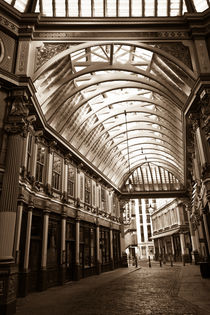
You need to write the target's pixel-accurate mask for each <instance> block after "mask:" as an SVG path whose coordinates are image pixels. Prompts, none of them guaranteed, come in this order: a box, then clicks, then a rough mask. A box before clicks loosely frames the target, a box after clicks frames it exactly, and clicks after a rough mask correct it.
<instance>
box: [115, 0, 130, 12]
mask: <svg viewBox="0 0 210 315" xmlns="http://www.w3.org/2000/svg"><path fill="white" fill-rule="evenodd" d="M118 6H119V8H118V10H119V16H129V0H118Z"/></svg>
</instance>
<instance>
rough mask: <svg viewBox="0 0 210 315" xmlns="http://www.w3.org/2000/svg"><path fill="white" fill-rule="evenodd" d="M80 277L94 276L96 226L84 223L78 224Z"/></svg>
mask: <svg viewBox="0 0 210 315" xmlns="http://www.w3.org/2000/svg"><path fill="white" fill-rule="evenodd" d="M79 239H80V253H79V259H80V276H81V277H82V278H84V277H87V276H90V275H94V274H96V226H95V225H93V224H89V223H86V222H81V224H80V237H79Z"/></svg>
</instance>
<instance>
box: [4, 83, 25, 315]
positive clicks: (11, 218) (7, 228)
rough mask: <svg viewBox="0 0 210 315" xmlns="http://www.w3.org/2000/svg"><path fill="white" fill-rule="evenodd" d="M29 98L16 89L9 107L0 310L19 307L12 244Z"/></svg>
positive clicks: (5, 128)
mask: <svg viewBox="0 0 210 315" xmlns="http://www.w3.org/2000/svg"><path fill="white" fill-rule="evenodd" d="M28 102H29V96H28V94H27V93H26V91H25V90H23V89H17V90H14V91H13V92H12V93H11V95H10V98H9V104H8V109H9V111H8V116H7V121H6V123H5V126H4V130H5V132H6V133H7V135H8V137H7V139H8V142H7V152H6V156H7V158H6V161H5V173H4V177H3V183H2V193H1V198H0V283H1V287H2V292H3V296H2V298H1V299H0V313H1V314H7V312H9V311H10V313H14V312H15V307H16V283H17V282H16V280H17V270H16V268H15V266H14V262H15V257H14V251H13V247H14V237H15V225H16V211H17V202H18V194H19V175H20V167H21V160H22V149H23V139H24V136H25V131H26V130H27V127H28V124H29V121H30V117H29V116H28V114H29V110H28V108H27V105H28ZM19 219H20V217H19Z"/></svg>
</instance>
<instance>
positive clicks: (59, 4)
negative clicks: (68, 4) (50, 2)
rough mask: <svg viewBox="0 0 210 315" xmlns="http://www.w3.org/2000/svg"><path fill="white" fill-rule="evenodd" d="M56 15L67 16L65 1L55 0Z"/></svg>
mask: <svg viewBox="0 0 210 315" xmlns="http://www.w3.org/2000/svg"><path fill="white" fill-rule="evenodd" d="M55 15H56V16H65V15H66V10H65V0H55Z"/></svg>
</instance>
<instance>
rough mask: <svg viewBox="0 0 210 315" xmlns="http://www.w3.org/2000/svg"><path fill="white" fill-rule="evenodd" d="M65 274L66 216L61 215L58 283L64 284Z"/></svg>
mask: <svg viewBox="0 0 210 315" xmlns="http://www.w3.org/2000/svg"><path fill="white" fill-rule="evenodd" d="M65 274H66V214H65V213H62V215H61V262H60V279H59V280H60V281H59V282H60V283H61V284H63V283H64V282H65Z"/></svg>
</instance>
